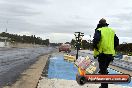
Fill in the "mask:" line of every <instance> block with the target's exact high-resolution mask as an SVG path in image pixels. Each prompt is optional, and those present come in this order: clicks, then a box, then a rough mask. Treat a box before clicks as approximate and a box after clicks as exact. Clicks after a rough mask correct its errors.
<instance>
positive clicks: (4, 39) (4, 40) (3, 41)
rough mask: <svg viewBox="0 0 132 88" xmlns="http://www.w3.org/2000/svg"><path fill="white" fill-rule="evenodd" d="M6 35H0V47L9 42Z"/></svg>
mask: <svg viewBox="0 0 132 88" xmlns="http://www.w3.org/2000/svg"><path fill="white" fill-rule="evenodd" d="M7 39H8V38H7V37H0V47H6V46H9V42H7Z"/></svg>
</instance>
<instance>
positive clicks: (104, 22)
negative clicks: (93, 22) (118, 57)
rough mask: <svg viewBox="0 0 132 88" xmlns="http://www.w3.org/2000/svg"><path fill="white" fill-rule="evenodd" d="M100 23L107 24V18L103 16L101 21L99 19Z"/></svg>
mask: <svg viewBox="0 0 132 88" xmlns="http://www.w3.org/2000/svg"><path fill="white" fill-rule="evenodd" d="M99 24H107V23H106V20H105V19H104V18H102V19H101V20H100V21H99Z"/></svg>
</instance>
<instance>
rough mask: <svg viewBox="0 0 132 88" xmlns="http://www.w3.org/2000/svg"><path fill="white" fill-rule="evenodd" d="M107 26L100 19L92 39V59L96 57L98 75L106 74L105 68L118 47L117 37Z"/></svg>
mask: <svg viewBox="0 0 132 88" xmlns="http://www.w3.org/2000/svg"><path fill="white" fill-rule="evenodd" d="M108 25H109V24H107V23H106V20H105V19H103V18H102V19H101V20H100V21H99V24H98V25H97V28H96V29H95V34H94V39H93V47H94V57H95V58H96V57H98V62H99V69H100V71H99V73H100V74H108V71H107V68H108V66H109V64H110V62H111V61H113V59H114V55H115V47H116V46H118V45H119V39H118V37H117V36H116V34H115V32H114V30H113V29H112V28H109V27H108ZM99 88H108V83H101V86H100V87H99Z"/></svg>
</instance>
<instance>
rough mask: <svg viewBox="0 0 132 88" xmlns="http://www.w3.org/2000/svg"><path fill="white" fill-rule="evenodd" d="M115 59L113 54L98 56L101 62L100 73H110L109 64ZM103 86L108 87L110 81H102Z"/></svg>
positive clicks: (103, 87)
mask: <svg viewBox="0 0 132 88" xmlns="http://www.w3.org/2000/svg"><path fill="white" fill-rule="evenodd" d="M112 60H113V56H112V55H111V54H103V53H102V54H100V55H99V56H98V62H99V69H100V71H99V73H100V74H104V75H106V74H108V70H107V68H108V66H109V64H110V62H111V61H112ZM101 88H108V83H101Z"/></svg>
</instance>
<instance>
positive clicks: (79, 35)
mask: <svg viewBox="0 0 132 88" xmlns="http://www.w3.org/2000/svg"><path fill="white" fill-rule="evenodd" d="M74 35H75V39H76V49H77V54H76V60H77V59H78V51H79V50H80V46H81V41H82V37H83V36H84V33H81V32H75V34H74Z"/></svg>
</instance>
